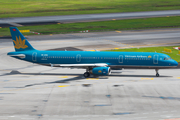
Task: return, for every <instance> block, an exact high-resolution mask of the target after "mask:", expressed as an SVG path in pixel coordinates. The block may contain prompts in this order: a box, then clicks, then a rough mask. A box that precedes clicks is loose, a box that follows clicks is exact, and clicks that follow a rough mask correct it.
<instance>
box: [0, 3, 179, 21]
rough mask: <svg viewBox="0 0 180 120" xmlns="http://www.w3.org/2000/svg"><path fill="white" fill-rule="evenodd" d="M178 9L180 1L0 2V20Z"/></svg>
mask: <svg viewBox="0 0 180 120" xmlns="http://www.w3.org/2000/svg"><path fill="white" fill-rule="evenodd" d="M178 9H180V0H1V1H0V18H8V17H30V16H51V15H74V14H94V13H114V12H135V11H156V10H178Z"/></svg>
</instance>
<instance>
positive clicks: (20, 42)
mask: <svg viewBox="0 0 180 120" xmlns="http://www.w3.org/2000/svg"><path fill="white" fill-rule="evenodd" d="M9 29H10V32H11V36H12V40H13V44H14V48H15V50H16V51H25V50H35V49H34V48H33V47H32V46H31V44H30V43H29V42H28V41H27V39H26V38H25V37H24V36H23V34H22V33H21V32H20V31H19V30H18V29H17V28H16V27H10V28H9Z"/></svg>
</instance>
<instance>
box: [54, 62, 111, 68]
mask: <svg viewBox="0 0 180 120" xmlns="http://www.w3.org/2000/svg"><path fill="white" fill-rule="evenodd" d="M103 66H108V64H106V63H94V64H51V67H79V68H83V67H103Z"/></svg>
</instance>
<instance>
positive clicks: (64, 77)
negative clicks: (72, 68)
mask: <svg viewBox="0 0 180 120" xmlns="http://www.w3.org/2000/svg"><path fill="white" fill-rule="evenodd" d="M59 78H68V76H62V77H59Z"/></svg>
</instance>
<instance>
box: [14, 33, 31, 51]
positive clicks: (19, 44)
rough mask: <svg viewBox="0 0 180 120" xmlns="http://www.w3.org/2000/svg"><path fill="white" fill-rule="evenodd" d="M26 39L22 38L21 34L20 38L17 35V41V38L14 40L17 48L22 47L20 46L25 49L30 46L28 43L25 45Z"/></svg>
mask: <svg viewBox="0 0 180 120" xmlns="http://www.w3.org/2000/svg"><path fill="white" fill-rule="evenodd" d="M25 41H26V40H23V41H22V40H21V37H20V36H19V39H18V38H17V36H16V41H15V40H13V42H14V44H15V46H14V47H15V48H16V49H20V48H23V49H25V48H27V47H28V46H27V45H25Z"/></svg>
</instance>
